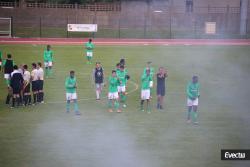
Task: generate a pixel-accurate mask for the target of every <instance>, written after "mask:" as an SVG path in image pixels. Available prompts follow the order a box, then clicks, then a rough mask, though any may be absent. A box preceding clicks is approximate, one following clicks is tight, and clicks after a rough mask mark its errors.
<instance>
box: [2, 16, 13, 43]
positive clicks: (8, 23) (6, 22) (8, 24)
mask: <svg viewBox="0 0 250 167" xmlns="http://www.w3.org/2000/svg"><path fill="white" fill-rule="evenodd" d="M1 37H12V18H11V17H0V38H1Z"/></svg>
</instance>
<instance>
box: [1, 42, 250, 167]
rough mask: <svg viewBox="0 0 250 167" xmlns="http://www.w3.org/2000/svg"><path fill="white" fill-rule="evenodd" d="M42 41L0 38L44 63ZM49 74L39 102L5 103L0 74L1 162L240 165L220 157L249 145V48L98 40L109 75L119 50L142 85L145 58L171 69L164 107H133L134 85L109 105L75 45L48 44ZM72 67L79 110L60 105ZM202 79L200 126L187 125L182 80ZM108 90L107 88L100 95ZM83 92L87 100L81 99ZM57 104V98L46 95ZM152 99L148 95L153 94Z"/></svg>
mask: <svg viewBox="0 0 250 167" xmlns="http://www.w3.org/2000/svg"><path fill="white" fill-rule="evenodd" d="M44 48H45V46H40V45H11V46H10V45H1V46H0V50H2V51H3V52H4V55H5V54H6V53H12V54H13V56H14V60H15V62H16V63H17V64H20V63H27V64H28V65H30V64H31V63H32V62H37V61H42V52H43V49H44ZM52 48H53V50H54V52H55V66H54V67H55V68H54V78H52V79H47V80H46V81H45V102H46V104H42V105H38V106H30V107H27V108H17V109H10V108H9V106H6V105H5V104H4V100H5V95H6V86H5V84H4V80H3V75H1V76H0V81H1V82H0V90H1V94H0V166H1V167H51V166H53V167H69V166H72V167H79V166H84V167H85V166H86V167H112V166H120V167H123V166H124V167H187V166H190V167H191V166H193V167H207V166H210V167H235V166H238V167H243V166H249V162H248V161H221V160H220V151H221V149H233V148H235V149H236V148H238V149H247V148H249V147H250V140H249V139H250V133H249V131H250V128H249V127H250V116H249V108H250V104H249V96H250V89H249V84H250V73H249V71H250V57H249V54H250V49H249V47H247V46H130V47H128V46H97V47H96V49H95V52H94V61H100V62H102V64H103V67H104V68H105V72H106V76H108V75H110V71H111V69H113V68H114V66H115V64H116V63H117V62H118V61H119V59H120V58H121V57H125V58H126V61H127V68H128V71H129V73H130V75H131V82H130V83H129V85H128V91H131V90H133V89H135V85H134V84H133V83H137V84H139V83H140V82H139V77H140V74H141V72H142V70H143V68H144V66H145V63H146V62H147V61H149V60H151V61H153V66H154V67H155V68H158V67H159V66H164V67H166V68H167V69H168V71H169V78H168V79H167V95H166V99H165V101H164V102H165V107H166V108H165V110H164V112H159V111H156V110H155V109H154V110H153V112H152V113H151V114H147V113H142V112H140V111H139V110H138V106H139V94H140V91H139V90H136V91H135V92H132V93H131V94H129V97H128V108H126V109H125V110H124V111H123V113H121V114H117V113H108V112H107V101H106V99H103V100H102V101H101V102H96V101H95V100H86V99H88V98H95V92H94V90H93V89H92V86H91V81H90V73H91V71H92V68H93V65H86V64H85V59H84V57H83V56H82V55H83V48H82V47H81V46H52ZM71 69H74V70H75V71H76V76H77V79H78V87H79V88H78V95H79V98H80V99H83V100H81V101H79V107H80V111H81V113H82V115H81V116H80V117H79V116H75V115H74V114H73V112H71V113H70V114H66V113H65V104H64V96H65V95H64V94H65V92H64V79H65V77H66V76H67V75H68V71H69V70H71ZM193 74H196V75H198V76H199V77H200V83H201V98H200V106H199V118H198V120H199V122H200V124H199V125H198V126H194V125H187V124H186V123H185V118H186V107H185V104H186V97H185V86H186V83H187V82H188V81H189V80H190V78H191V76H192V75H193ZM106 89H107V88H105V90H104V92H105V93H106V92H107V90H106ZM84 99H85V100H84ZM51 102H55V103H51ZM152 107H155V96H154V98H153V101H152Z"/></svg>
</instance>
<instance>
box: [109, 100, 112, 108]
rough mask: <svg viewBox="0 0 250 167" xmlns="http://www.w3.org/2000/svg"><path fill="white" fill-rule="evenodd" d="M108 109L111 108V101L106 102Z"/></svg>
mask: <svg viewBox="0 0 250 167" xmlns="http://www.w3.org/2000/svg"><path fill="white" fill-rule="evenodd" d="M108 108H112V100H109V101H108Z"/></svg>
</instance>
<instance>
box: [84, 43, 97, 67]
mask: <svg viewBox="0 0 250 167" xmlns="http://www.w3.org/2000/svg"><path fill="white" fill-rule="evenodd" d="M94 47H95V46H94V44H93V43H92V39H89V41H88V42H87V43H86V44H85V49H86V58H87V64H92V62H91V59H92V58H93V49H94Z"/></svg>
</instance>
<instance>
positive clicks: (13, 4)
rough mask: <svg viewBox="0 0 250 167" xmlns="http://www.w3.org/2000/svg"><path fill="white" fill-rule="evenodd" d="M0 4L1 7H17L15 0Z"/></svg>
mask: <svg viewBox="0 0 250 167" xmlns="http://www.w3.org/2000/svg"><path fill="white" fill-rule="evenodd" d="M0 6H1V7H6V8H8V7H13V8H14V7H17V6H18V3H15V2H0Z"/></svg>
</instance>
